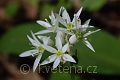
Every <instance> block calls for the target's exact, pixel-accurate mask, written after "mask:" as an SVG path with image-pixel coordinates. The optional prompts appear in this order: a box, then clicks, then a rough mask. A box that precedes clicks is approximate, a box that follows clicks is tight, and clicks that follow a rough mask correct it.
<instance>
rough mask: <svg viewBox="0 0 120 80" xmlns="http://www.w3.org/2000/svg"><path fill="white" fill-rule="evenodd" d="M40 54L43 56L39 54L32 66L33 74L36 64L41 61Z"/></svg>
mask: <svg viewBox="0 0 120 80" xmlns="http://www.w3.org/2000/svg"><path fill="white" fill-rule="evenodd" d="M42 54H43V53H40V54H39V55H38V56H37V58H36V59H35V62H34V65H33V72H35V70H36V68H37V66H38V64H39V62H40V60H41V57H42Z"/></svg>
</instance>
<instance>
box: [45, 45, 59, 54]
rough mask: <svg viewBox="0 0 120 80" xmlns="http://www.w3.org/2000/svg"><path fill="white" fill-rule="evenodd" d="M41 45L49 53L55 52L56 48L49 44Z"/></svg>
mask: <svg viewBox="0 0 120 80" xmlns="http://www.w3.org/2000/svg"><path fill="white" fill-rule="evenodd" d="M43 47H44V48H45V49H46V50H47V51H48V52H51V53H56V52H57V50H56V49H55V48H53V47H51V46H47V45H43Z"/></svg>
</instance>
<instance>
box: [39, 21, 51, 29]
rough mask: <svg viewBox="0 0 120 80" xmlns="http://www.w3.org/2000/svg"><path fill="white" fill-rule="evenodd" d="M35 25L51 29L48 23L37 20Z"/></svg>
mask: <svg viewBox="0 0 120 80" xmlns="http://www.w3.org/2000/svg"><path fill="white" fill-rule="evenodd" d="M37 23H38V24H40V25H41V26H43V27H45V28H48V27H52V26H51V25H50V24H49V23H47V22H45V21H41V20H38V21H37Z"/></svg>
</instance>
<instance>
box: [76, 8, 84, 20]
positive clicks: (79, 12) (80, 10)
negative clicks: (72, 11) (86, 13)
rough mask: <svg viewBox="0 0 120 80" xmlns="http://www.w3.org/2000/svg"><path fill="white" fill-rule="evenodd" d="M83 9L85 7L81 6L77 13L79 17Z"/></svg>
mask: <svg viewBox="0 0 120 80" xmlns="http://www.w3.org/2000/svg"><path fill="white" fill-rule="evenodd" d="M82 9H83V7H81V8H80V9H79V11H78V12H77V13H76V16H77V18H79V16H80V14H81V12H82Z"/></svg>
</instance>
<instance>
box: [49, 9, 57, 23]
mask: <svg viewBox="0 0 120 80" xmlns="http://www.w3.org/2000/svg"><path fill="white" fill-rule="evenodd" d="M49 18H50V20H51V23H52V24H54V23H55V22H56V19H55V16H54V13H53V11H52V12H51V15H50V16H49Z"/></svg>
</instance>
